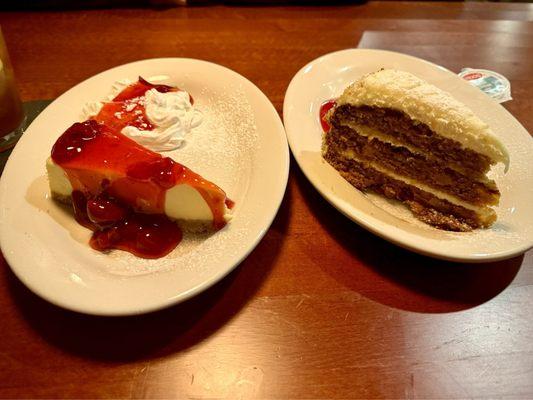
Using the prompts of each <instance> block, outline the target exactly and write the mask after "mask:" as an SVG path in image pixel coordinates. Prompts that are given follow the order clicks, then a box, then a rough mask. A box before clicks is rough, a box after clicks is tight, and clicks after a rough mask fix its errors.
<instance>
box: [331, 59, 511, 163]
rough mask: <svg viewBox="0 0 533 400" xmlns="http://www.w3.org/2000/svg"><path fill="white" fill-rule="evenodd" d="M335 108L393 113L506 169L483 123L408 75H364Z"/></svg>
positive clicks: (504, 153) (500, 146)
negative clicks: (360, 108)
mask: <svg viewBox="0 0 533 400" xmlns="http://www.w3.org/2000/svg"><path fill="white" fill-rule="evenodd" d="M337 105H338V106H343V105H350V106H353V107H370V108H377V109H383V108H386V109H392V110H396V111H398V112H400V113H402V114H404V115H406V116H407V117H408V118H409V119H410V120H413V121H414V122H415V123H421V124H423V125H424V126H426V127H427V128H428V130H429V131H432V132H434V133H435V134H436V135H438V136H440V137H443V138H446V139H448V140H450V141H452V142H456V143H459V144H460V145H461V147H462V148H464V149H470V150H471V151H472V152H473V153H480V154H482V155H484V156H485V157H487V158H488V159H489V160H492V161H493V162H494V163H497V162H502V163H504V164H505V166H506V169H507V168H508V166H509V154H508V152H507V150H506V149H505V147H504V146H503V144H502V143H501V142H500V141H499V140H498V139H497V138H496V137H495V136H494V134H493V133H492V131H491V129H490V127H489V126H488V125H487V124H486V123H484V122H483V121H481V120H480V119H479V118H478V117H477V116H476V115H475V114H474V113H473V112H472V110H470V109H469V108H468V107H466V106H465V105H464V104H462V103H461V102H459V101H457V100H456V99H454V98H453V97H452V96H451V95H450V94H448V93H446V92H444V91H442V90H440V89H439V88H437V87H436V86H433V85H431V84H429V83H428V82H425V81H423V80H421V79H419V78H418V77H416V76H414V75H412V74H410V73H408V72H404V71H397V70H392V69H382V70H380V71H377V72H374V73H371V74H367V75H365V76H363V77H362V78H361V79H359V80H358V81H356V82H355V83H353V84H352V85H350V86H349V87H348V88H347V89H346V90H345V91H344V93H343V94H342V96H340V98H339V99H338V101H337ZM411 125H412V124H411Z"/></svg>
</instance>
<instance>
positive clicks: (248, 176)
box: [0, 58, 289, 315]
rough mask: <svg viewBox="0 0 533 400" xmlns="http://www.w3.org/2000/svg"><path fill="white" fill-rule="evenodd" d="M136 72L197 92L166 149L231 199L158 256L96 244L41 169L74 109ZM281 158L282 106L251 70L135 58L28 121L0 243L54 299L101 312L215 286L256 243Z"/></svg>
mask: <svg viewBox="0 0 533 400" xmlns="http://www.w3.org/2000/svg"><path fill="white" fill-rule="evenodd" d="M139 75H141V76H143V77H145V78H149V77H154V76H159V78H158V79H162V80H161V83H169V84H175V85H178V86H179V87H180V88H182V89H185V90H187V91H188V92H189V93H191V94H192V96H193V97H194V100H195V106H196V107H197V108H198V109H199V110H200V111H202V113H203V114H204V122H203V124H202V125H201V126H200V127H199V128H197V129H198V130H197V129H195V130H193V131H192V132H191V133H190V134H189V135H188V136H187V140H188V141H187V143H186V145H185V147H184V148H182V149H178V150H175V151H173V152H171V153H166V154H167V155H170V156H172V157H173V158H174V159H175V160H177V161H178V162H182V163H183V164H185V165H187V166H189V167H190V168H191V169H193V170H194V171H196V172H198V173H199V174H201V175H203V176H204V177H206V178H207V179H209V180H211V181H213V182H215V183H216V184H218V185H219V186H221V187H222V188H223V189H224V190H225V191H226V193H227V194H228V196H229V197H230V198H231V199H233V200H234V201H235V202H236V205H235V208H234V217H233V220H232V221H231V223H229V224H228V225H227V226H226V227H225V228H224V229H222V230H221V231H219V232H216V233H215V234H213V235H211V236H208V237H197V236H194V235H187V234H185V238H184V240H183V242H182V243H181V244H180V245H179V246H178V247H177V248H176V250H175V251H174V252H172V253H171V254H169V255H168V256H166V257H164V258H161V259H157V260H145V259H141V258H137V257H135V256H133V255H131V254H129V253H126V252H122V251H113V252H111V253H108V254H104V253H100V252H97V251H94V250H93V249H91V248H90V247H89V245H88V240H89V237H90V232H89V231H88V230H87V229H85V228H83V227H81V226H80V225H78V224H77V223H76V222H75V221H74V219H73V218H72V215H71V213H69V212H68V211H65V209H64V208H62V207H61V206H58V205H57V204H55V202H54V201H52V200H51V199H50V198H49V194H48V182H47V180H46V177H45V174H46V172H45V160H46V158H47V157H48V156H49V155H50V150H51V148H52V145H53V144H54V142H55V140H56V139H57V138H58V137H59V136H60V135H61V133H62V132H63V131H64V130H65V129H66V128H68V127H69V126H70V125H71V124H72V123H73V122H75V121H77V120H80V113H81V110H82V107H83V105H84V104H85V103H86V102H88V101H98V100H101V99H104V98H106V96H107V95H108V94H109V91H110V88H111V85H112V84H113V83H114V82H115V81H117V80H120V79H124V78H128V79H131V80H136V79H137V77H138V76H139ZM161 75H163V76H161ZM165 76H166V79H165ZM154 79H155V78H154ZM288 170H289V150H288V146H287V140H286V137H285V132H284V129H283V125H282V123H281V120H280V118H279V116H278V113H277V112H276V110H275V109H274V107H273V106H272V104H271V103H270V101H269V100H268V99H267V97H266V96H265V95H264V94H263V93H262V92H261V91H260V90H259V89H258V88H257V87H256V86H255V85H254V84H253V83H251V82H250V81H248V80H247V79H246V78H244V77H242V76H241V75H239V74H237V73H236V72H233V71H231V70H229V69H227V68H225V67H222V66H219V65H216V64H212V63H208V62H205V61H199V60H193V59H180V58H162V59H152V60H143V61H138V62H133V63H131V64H126V65H122V66H119V67H116V68H113V69H110V70H108V71H105V72H102V73H100V74H98V75H96V76H94V77H92V78H90V79H87V80H86V81H84V82H82V83H80V84H78V85H76V86H75V87H73V88H72V89H70V90H69V91H67V92H66V93H64V94H63V95H62V96H60V97H59V98H58V99H56V100H55V101H54V102H53V103H52V104H50V105H49V106H48V107H47V108H46V110H44V111H43V112H42V113H41V114H40V115H39V116H38V117H37V119H35V121H34V122H33V123H32V124H31V126H30V127H29V128H28V130H27V131H26V133H25V134H24V135H23V137H22V138H21V140H20V141H19V143H18V144H17V146H16V147H15V149H14V150H13V153H12V154H11V156H10V158H9V160H8V163H7V165H6V167H5V170H4V173H3V176H2V179H1V181H0V245H1V247H2V252H3V254H4V256H5V258H6V260H7V262H8V263H9V265H10V266H11V268H12V270H13V271H14V273H15V274H16V275H17V276H18V277H19V279H20V280H21V281H22V282H23V283H24V284H25V285H26V286H28V287H29V288H30V289H31V290H32V291H33V292H35V293H36V294H38V295H40V296H41V297H43V298H45V299H47V300H48V301H50V302H51V303H54V304H56V305H59V306H61V307H64V308H68V309H71V310H74V311H79V312H84V313H89V314H97V315H129V314H139V313H143V312H148V311H153V310H157V309H160V308H163V307H166V306H169V305H171V304H175V303H178V302H181V301H183V300H185V299H188V298H190V297H191V296H193V295H195V294H197V293H199V292H201V291H202V290H205V289H206V288H208V287H210V286H211V285H213V284H214V283H216V282H217V281H219V280H220V279H222V278H223V277H224V276H225V275H226V274H228V273H229V272H230V271H231V270H232V269H233V268H235V266H237V265H238V264H239V262H241V261H242V260H243V259H244V258H245V257H246V256H247V255H248V254H249V253H250V252H251V251H252V249H253V248H254V247H255V246H256V245H257V244H258V242H259V241H260V240H261V238H262V237H263V235H264V234H265V232H266V231H267V230H268V228H269V226H270V224H271V223H272V220H273V219H274V216H275V215H276V213H277V210H278V208H279V205H280V203H281V200H282V198H283V194H284V192H285V187H286V185H287V178H288Z"/></svg>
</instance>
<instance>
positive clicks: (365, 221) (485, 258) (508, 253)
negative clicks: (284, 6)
mask: <svg viewBox="0 0 533 400" xmlns="http://www.w3.org/2000/svg"><path fill="white" fill-rule="evenodd" d="M346 53H375V54H379V53H386V54H389V55H393V56H394V55H396V56H398V55H399V56H401V57H406V58H409V59H412V60H414V61H417V62H421V63H424V64H428V65H430V66H432V67H434V68H437V69H439V70H442V71H443V72H445V73H449V74H452V75H454V76H456V75H455V74H454V73H453V72H452V71H450V70H449V69H447V68H445V67H443V66H441V65H438V64H435V63H433V62H431V61H428V60H424V59H422V58H419V57H415V56H412V55H409V54H405V53H400V52H397V51H390V50H382V49H359V48H349V49H342V50H337V51H333V52H330V53H327V54H324V55H321V56H319V57H317V58H315V59H314V60H312V61H310V62H308V63H307V64H305V65H304V66H303V67H301V68H300V69H299V70H298V71H297V72H296V73H295V75H294V76H293V77H292V79H291V81H290V82H289V85H288V86H287V89H286V91H285V97H284V101H283V124H284V125H285V132H286V134H287V141H288V143H289V147H290V149H291V153H292V155H293V157H294V159H295V160H296V163H297V164H298V167H299V168H300V170H301V171H302V172H303V174H304V176H305V177H306V178H307V180H308V181H309V182H310V183H311V184H312V185H313V187H314V188H315V189H316V190H317V191H318V192H319V193H320V195H321V196H322V197H323V198H324V199H325V200H326V201H327V202H328V203H329V204H331V205H332V206H333V207H334V208H335V209H336V210H337V211H339V212H340V213H341V214H342V215H344V216H345V217H347V218H348V219H350V220H351V221H353V222H354V223H356V224H358V225H359V226H361V227H362V228H364V229H366V230H368V231H369V232H371V233H372V234H375V235H376V236H378V237H380V238H382V239H384V240H387V241H388V242H390V243H393V244H394V245H396V246H398V247H401V248H404V249H406V250H409V251H412V252H415V253H417V254H421V255H423V256H428V257H432V258H435V259H441V260H445V261H452V262H456V263H472V264H476V263H487V262H495V261H501V260H505V259H509V258H511V257H514V256H518V255H521V254H523V253H525V252H526V251H528V250H530V249H531V248H533V238H532V239H531V240H530V241H529V243H527V242H526V243H524V244H523V245H522V246H520V247H517V248H514V249H511V250H504V251H499V252H495V253H489V254H471V255H469V256H468V257H462V256H453V255H447V254H443V253H441V252H439V251H434V250H433V249H429V250H428V248H427V247H425V246H423V245H422V246H419V245H417V244H411V243H406V242H404V241H402V240H401V239H398V238H396V237H393V236H392V235H390V234H387V232H386V231H382V230H380V229H379V228H376V227H375V226H373V225H372V220H373V219H374V217H372V216H370V215H368V214H367V213H364V212H363V215H362V216H360V215H355V214H353V215H352V214H350V213H348V212H347V211H346V210H343V209H342V206H341V204H340V203H338V202H337V200H336V198H335V197H336V196H335V195H333V194H332V193H329V192H328V190H327V188H326V187H325V186H323V185H322V184H321V182H320V181H319V179H318V177H315V176H314V175H313V173H312V171H310V170H307V169H306V168H305V166H303V163H302V161H301V160H300V157H299V156H298V155H297V154H296V150H295V144H294V140H295V136H293V135H291V134H290V133H289V129H288V128H287V125H288V124H287V120H288V116H287V113H288V109H289V104H290V103H289V101H290V96H288V94H289V92H290V91H291V89H292V88H293V87H294V85H295V82H297V81H298V80H299V79H300V78H301V75H303V72H304V71H305V70H306V69H308V68H309V67H311V66H312V65H314V64H317V63H320V62H321V61H323V60H324V59H327V58H330V57H336V56H339V55H343V54H346ZM498 105H499V104H498ZM502 109H503V111H505V112H506V113H507V114H508V115H509V116H510V117H511V118H514V119H515V120H516V118H515V117H514V116H513V115H512V114H511V113H510V112H509V111H508V110H506V109H505V108H504V107H502ZM520 125H521V126H522V124H520ZM524 129H525V128H524ZM354 190H358V189H355V188H354ZM354 208H355V206H354Z"/></svg>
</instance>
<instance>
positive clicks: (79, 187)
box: [46, 118, 233, 258]
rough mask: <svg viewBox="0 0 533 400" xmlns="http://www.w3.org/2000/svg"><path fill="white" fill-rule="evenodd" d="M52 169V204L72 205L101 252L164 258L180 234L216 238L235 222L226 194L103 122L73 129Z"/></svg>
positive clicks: (61, 144) (57, 151)
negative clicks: (210, 234) (190, 232)
mask: <svg viewBox="0 0 533 400" xmlns="http://www.w3.org/2000/svg"><path fill="white" fill-rule="evenodd" d="M46 168H47V173H48V179H49V183H50V191H51V193H52V197H53V198H54V199H56V200H58V201H60V202H63V203H71V204H72V205H73V208H74V214H75V218H76V220H77V221H78V222H79V223H80V224H82V225H84V226H86V227H87V228H89V229H91V230H93V232H94V233H93V236H92V238H91V241H90V244H91V246H92V247H93V248H94V249H97V250H108V249H122V250H126V251H129V252H131V253H133V254H135V255H137V256H140V257H144V258H158V257H162V256H164V255H166V254H168V253H169V252H170V251H172V250H173V249H174V248H175V247H176V245H177V244H178V243H179V242H180V240H181V237H182V233H181V230H180V227H181V228H183V229H184V230H193V231H205V230H212V231H216V230H219V229H221V228H223V227H224V226H225V225H226V223H227V222H228V221H229V219H230V218H231V214H230V209H231V208H232V206H233V202H232V201H231V200H229V199H228V198H227V196H226V194H225V193H224V191H223V190H222V189H221V188H219V187H218V186H217V185H215V184H214V183H212V182H210V181H208V180H206V179H204V178H202V177H201V176H200V175H198V174H196V173H195V172H193V171H191V170H190V169H188V168H187V167H185V166H183V165H181V164H179V163H177V162H176V161H174V160H172V159H171V158H169V157H163V156H162V155H160V154H159V153H156V152H154V151H151V150H149V149H147V148H145V147H143V146H142V145H140V144H138V143H137V142H135V141H134V140H132V139H130V138H128V137H126V136H125V135H123V134H122V133H120V131H119V130H118V127H113V126H108V125H107V124H103V123H101V122H98V118H96V119H90V120H88V121H85V122H81V123H75V124H74V125H72V126H71V127H70V128H69V129H67V130H66V131H65V133H63V134H62V135H61V136H60V137H59V139H58V140H57V141H56V143H55V144H54V146H53V148H52V154H51V157H50V158H49V159H48V160H47V163H46Z"/></svg>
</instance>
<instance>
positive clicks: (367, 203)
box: [283, 49, 533, 262]
mask: <svg viewBox="0 0 533 400" xmlns="http://www.w3.org/2000/svg"><path fill="white" fill-rule="evenodd" d="M380 68H395V69H399V70H404V71H408V72H411V73H413V74H415V75H417V76H419V77H420V78H422V79H425V80H427V81H428V82H430V83H432V84H434V85H436V86H438V87H440V88H441V89H444V90H446V91H448V92H449V93H451V94H452V95H453V96H454V97H455V98H457V99H458V100H460V101H462V102H463V103H465V104H467V105H468V106H469V107H470V108H471V109H472V110H474V112H475V113H476V114H477V115H478V116H479V117H481V119H483V120H484V121H486V122H487V123H488V124H489V125H490V126H491V127H492V129H493V130H494V133H495V134H496V135H497V136H498V137H499V138H500V139H501V140H502V142H503V143H504V144H505V146H507V149H508V150H509V153H510V155H511V167H510V170H509V172H508V173H507V174H503V171H502V168H496V169H495V170H493V171H492V172H491V173H493V177H494V178H495V179H496V182H497V184H498V187H499V188H500V191H501V204H500V206H499V207H498V208H497V209H496V212H497V213H498V221H497V222H496V224H495V225H494V226H493V227H492V228H490V229H482V230H476V231H474V232H468V233H455V232H446V231H441V230H438V229H434V228H432V227H429V226H427V225H425V224H423V223H422V222H420V221H418V220H417V219H416V218H414V217H413V216H412V214H411V213H410V212H409V211H408V210H407V209H406V208H405V207H404V206H403V205H401V204H399V203H397V202H391V201H387V200H385V199H383V198H381V197H380V196H377V195H372V194H364V193H362V192H361V191H359V190H357V189H355V188H354V187H353V186H351V185H350V184H349V183H348V182H347V181H345V180H344V179H343V178H342V177H341V176H340V175H339V174H338V173H337V171H336V170H335V169H333V167H331V166H330V165H329V164H328V163H326V162H325V161H323V159H322V157H321V153H320V146H321V137H322V129H321V126H320V121H319V118H318V112H319V108H320V105H321V104H322V103H323V102H324V101H326V100H329V99H333V98H336V97H338V96H339V95H340V94H341V93H342V92H343V90H344V89H345V88H346V87H347V86H348V85H349V84H350V83H352V82H353V81H354V80H356V79H358V78H359V77H361V76H362V75H363V74H365V73H368V72H373V71H376V70H378V69H380ZM283 120H284V124H285V130H286V132H287V138H288V140H289V145H290V147H291V150H292V153H293V154H294V157H295V159H296V161H297V162H298V165H299V166H300V168H301V169H302V171H303V172H304V174H305V175H306V177H307V179H309V181H311V183H312V184H313V185H314V186H315V188H316V189H317V190H318V191H319V192H320V193H321V194H322V196H323V197H324V198H325V199H326V200H328V201H329V202H330V203H331V204H332V205H333V206H334V207H336V208H337V209H338V210H339V211H340V212H342V213H343V214H344V215H346V216H347V217H348V218H350V219H352V220H353V221H355V222H357V223H358V224H360V225H361V226H363V227H364V228H366V229H368V230H369V231H371V232H373V233H375V234H377V235H379V236H381V237H383V238H384V239H387V240H389V241H391V242H393V243H395V244H397V245H399V246H402V247H405V248H407V249H409V250H412V251H415V252H418V253H421V254H425V255H428V256H432V257H436V258H442V259H446V260H451V261H464V262H482V261H492V260H500V259H504V258H508V257H511V256H514V255H516V254H520V253H523V252H524V251H526V250H527V249H529V248H531V247H532V246H533V207H532V206H531V205H532V204H533V189H532V188H533V174H531V172H530V171H531V169H530V163H531V158H532V157H533V140H532V139H531V137H530V135H529V133H528V132H527V131H526V130H525V129H524V127H523V126H522V125H520V123H519V122H518V121H517V120H516V119H514V118H513V116H512V115H511V114H509V113H508V112H507V111H506V110H505V109H504V108H503V107H502V106H500V105H499V104H498V103H496V102H495V101H494V100H492V99H491V98H490V97H488V96H487V95H485V94H484V93H483V92H481V91H480V90H479V89H477V88H475V87H473V86H471V85H470V84H468V83H467V82H466V81H464V80H462V79H461V78H459V77H458V76H456V75H455V74H453V73H452V72H450V71H448V70H447V69H445V68H443V67H440V66H438V65H435V64H432V63H430V62H427V61H424V60H421V59H419V58H416V57H411V56H407V55H405V54H400V53H394V52H390V51H383V50H367V49H351V50H343V51H339V52H335V53H331V54H327V55H325V56H323V57H320V58H318V59H316V60H314V61H312V62H310V63H309V64H307V65H306V66H305V67H303V68H302V69H301V70H300V71H299V72H298V73H297V74H296V75H295V76H294V78H293V79H292V81H291V83H290V84H289V87H288V89H287V93H286V94H285V102H284V105H283ZM356 245H357V243H354V246H356Z"/></svg>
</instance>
